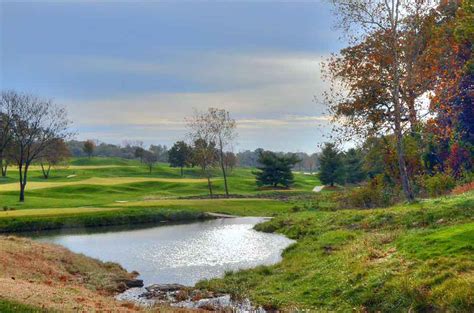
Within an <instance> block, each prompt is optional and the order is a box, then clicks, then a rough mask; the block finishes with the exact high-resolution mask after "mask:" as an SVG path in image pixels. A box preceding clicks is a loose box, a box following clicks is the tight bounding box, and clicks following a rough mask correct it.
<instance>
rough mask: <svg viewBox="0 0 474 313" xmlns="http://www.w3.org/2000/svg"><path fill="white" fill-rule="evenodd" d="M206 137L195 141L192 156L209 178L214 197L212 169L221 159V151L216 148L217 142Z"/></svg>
mask: <svg viewBox="0 0 474 313" xmlns="http://www.w3.org/2000/svg"><path fill="white" fill-rule="evenodd" d="M204 138H208V137H207V136H205V135H204V136H203V138H198V139H196V140H195V141H194V143H193V150H192V158H193V163H194V164H196V165H198V166H199V167H201V171H202V174H203V175H204V176H205V177H206V179H207V187H208V189H209V196H210V197H211V198H212V197H213V192H212V181H211V177H212V169H213V167H214V166H215V165H216V163H217V162H218V159H219V156H218V154H219V152H218V150H217V148H216V144H215V143H214V142H213V141H208V140H206V139H204Z"/></svg>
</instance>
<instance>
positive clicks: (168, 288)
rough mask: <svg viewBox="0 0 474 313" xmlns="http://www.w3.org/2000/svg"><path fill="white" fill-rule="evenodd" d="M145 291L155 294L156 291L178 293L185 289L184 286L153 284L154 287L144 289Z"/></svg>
mask: <svg viewBox="0 0 474 313" xmlns="http://www.w3.org/2000/svg"><path fill="white" fill-rule="evenodd" d="M145 289H146V290H147V291H149V292H157V291H162V292H168V291H178V290H182V289H186V286H183V285H180V284H154V285H150V286H147V287H145Z"/></svg>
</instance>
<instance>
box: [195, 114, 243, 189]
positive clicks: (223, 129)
mask: <svg viewBox="0 0 474 313" xmlns="http://www.w3.org/2000/svg"><path fill="white" fill-rule="evenodd" d="M188 127H189V129H190V130H191V137H192V138H193V139H194V140H193V141H195V140H197V139H200V138H201V139H204V137H203V134H205V135H206V136H207V137H208V139H207V140H206V141H207V142H208V143H211V142H213V143H215V144H216V146H217V149H218V151H219V154H218V159H219V164H220V167H221V170H222V175H223V176H224V188H225V194H226V196H229V187H228V183H227V172H226V167H225V152H224V150H225V149H226V148H228V147H229V146H230V145H231V144H232V142H233V141H234V140H235V138H236V136H237V133H236V122H235V120H234V119H232V118H231V117H230V114H229V112H227V111H226V110H223V109H217V108H209V109H208V110H207V111H206V112H198V111H196V112H195V113H194V116H193V117H192V118H190V119H189V120H188Z"/></svg>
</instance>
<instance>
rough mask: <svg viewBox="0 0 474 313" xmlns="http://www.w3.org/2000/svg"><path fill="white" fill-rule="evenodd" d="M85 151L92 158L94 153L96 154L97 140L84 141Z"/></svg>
mask: <svg viewBox="0 0 474 313" xmlns="http://www.w3.org/2000/svg"><path fill="white" fill-rule="evenodd" d="M82 149H83V151H84V153H85V154H86V155H87V157H88V158H89V159H90V158H91V157H92V155H93V154H94V150H95V142H94V141H93V140H86V141H85V142H84V146H83V147H82Z"/></svg>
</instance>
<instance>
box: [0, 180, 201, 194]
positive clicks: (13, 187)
mask: <svg viewBox="0 0 474 313" xmlns="http://www.w3.org/2000/svg"><path fill="white" fill-rule="evenodd" d="M142 182H164V183H186V184H193V183H204V182H206V180H204V179H199V178H155V177H150V178H148V177H113V178H108V177H107V178H103V177H92V178H88V179H84V180H76V181H70V182H67V181H66V182H64V181H61V182H50V181H45V182H39V181H33V182H29V183H28V184H27V185H26V190H35V189H43V188H55V187H65V186H74V185H93V186H113V185H121V184H132V183H142ZM19 190H20V187H19V184H18V183H9V184H3V185H0V191H19Z"/></svg>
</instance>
